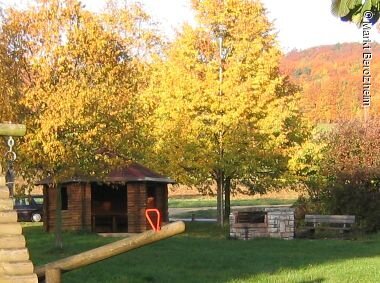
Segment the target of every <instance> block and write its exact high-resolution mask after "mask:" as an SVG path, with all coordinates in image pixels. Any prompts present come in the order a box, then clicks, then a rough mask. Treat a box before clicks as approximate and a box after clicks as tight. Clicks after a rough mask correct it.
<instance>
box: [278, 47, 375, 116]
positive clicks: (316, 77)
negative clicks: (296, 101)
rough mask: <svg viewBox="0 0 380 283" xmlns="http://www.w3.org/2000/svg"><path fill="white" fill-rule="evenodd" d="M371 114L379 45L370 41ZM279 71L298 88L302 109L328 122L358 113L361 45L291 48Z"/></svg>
mask: <svg viewBox="0 0 380 283" xmlns="http://www.w3.org/2000/svg"><path fill="white" fill-rule="evenodd" d="M371 48H372V60H371V66H370V68H371V107H370V112H371V115H380V45H379V44H375V43H372V45H371ZM281 71H282V72H283V73H284V74H287V75H289V77H290V78H291V81H292V82H294V83H296V84H298V85H299V86H300V87H301V88H302V91H301V93H302V98H301V103H302V106H301V107H302V110H303V111H304V113H305V114H306V116H307V117H309V118H310V119H311V120H313V121H315V122H318V123H331V122H337V121H341V120H347V119H352V118H355V117H358V118H360V117H362V88H363V87H362V80H363V45H362V44H359V43H344V44H336V45H326V46H318V47H313V48H310V49H306V50H302V51H292V52H290V53H288V54H287V55H285V56H284V57H283V59H282V62H281Z"/></svg>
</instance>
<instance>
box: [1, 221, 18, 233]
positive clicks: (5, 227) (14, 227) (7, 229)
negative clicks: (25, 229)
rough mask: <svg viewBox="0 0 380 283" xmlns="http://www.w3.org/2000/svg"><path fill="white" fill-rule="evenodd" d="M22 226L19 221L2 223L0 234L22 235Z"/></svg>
mask: <svg viewBox="0 0 380 283" xmlns="http://www.w3.org/2000/svg"><path fill="white" fill-rule="evenodd" d="M21 234H22V228H21V224H20V223H19V222H16V223H0V235H21Z"/></svg>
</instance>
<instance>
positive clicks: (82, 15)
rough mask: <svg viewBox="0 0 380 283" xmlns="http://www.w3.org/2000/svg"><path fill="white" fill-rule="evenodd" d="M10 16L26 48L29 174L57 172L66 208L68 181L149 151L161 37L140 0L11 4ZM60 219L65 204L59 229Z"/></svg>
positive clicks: (7, 24)
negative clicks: (94, 6) (90, 7)
mask: <svg viewBox="0 0 380 283" xmlns="http://www.w3.org/2000/svg"><path fill="white" fill-rule="evenodd" d="M3 22H4V23H3V29H4V30H8V34H9V37H8V39H7V41H6V42H5V43H6V45H7V46H8V47H9V48H11V49H13V51H14V52H20V53H21V55H20V58H23V60H24V61H25V62H26V63H25V69H26V70H27V71H26V73H27V76H28V79H27V80H23V89H22V91H23V96H22V98H21V99H20V100H18V103H19V104H20V105H21V106H22V107H24V108H25V111H26V115H25V117H26V120H25V122H26V124H27V129H28V131H27V134H26V136H25V138H24V142H23V146H22V147H21V149H20V151H21V154H20V156H21V158H22V160H21V164H22V171H23V173H24V177H25V178H26V179H28V178H29V179H32V180H35V178H36V177H37V176H41V177H42V176H43V177H51V178H52V180H53V184H55V185H56V186H57V192H58V198H57V207H58V208H59V207H60V205H61V201H60V192H61V190H60V187H59V184H60V182H61V181H62V180H65V179H67V178H72V177H74V176H83V175H85V176H93V175H97V176H99V175H102V174H105V173H106V172H107V170H108V169H109V168H110V165H116V164H117V163H118V162H119V161H120V162H121V161H122V162H126V161H128V160H131V159H133V158H134V159H136V158H138V157H139V156H140V155H141V154H142V152H143V151H144V148H145V147H144V138H143V137H142V135H143V132H142V129H143V124H142V122H143V120H144V116H143V114H144V113H142V112H141V111H140V108H141V106H139V105H140V99H139V97H138V94H139V93H140V92H141V90H142V89H144V88H145V86H146V84H147V81H148V79H147V74H148V72H149V65H148V63H147V62H148V60H149V58H150V57H151V56H152V54H153V53H155V52H156V51H158V50H159V47H160V40H159V38H158V37H157V36H156V35H155V32H154V30H153V27H152V25H151V23H150V18H149V16H148V15H147V14H146V13H145V12H144V11H143V10H142V8H141V6H140V5H131V6H122V7H121V6H119V5H118V4H117V2H116V1H109V2H108V5H107V9H106V10H105V11H103V12H102V13H99V14H94V13H90V12H88V11H86V10H85V9H84V7H83V5H82V4H81V2H79V1H77V0H65V1H58V0H37V1H35V2H34V3H33V5H31V6H30V7H29V8H27V9H24V10H15V9H8V10H7V11H6V12H5V18H4V21H3ZM0 51H1V50H0ZM23 122H24V121H23ZM60 219H61V217H60V210H59V209H58V210H57V221H58V223H57V225H56V227H57V229H60V227H61V225H60ZM60 234H61V233H60V231H57V233H56V235H57V238H56V239H57V241H56V244H57V246H62V241H61V238H60Z"/></svg>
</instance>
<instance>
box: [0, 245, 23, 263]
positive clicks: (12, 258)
mask: <svg viewBox="0 0 380 283" xmlns="http://www.w3.org/2000/svg"><path fill="white" fill-rule="evenodd" d="M28 259H29V252H28V250H27V249H26V248H21V249H0V262H2V261H4V262H17V261H26V260H28Z"/></svg>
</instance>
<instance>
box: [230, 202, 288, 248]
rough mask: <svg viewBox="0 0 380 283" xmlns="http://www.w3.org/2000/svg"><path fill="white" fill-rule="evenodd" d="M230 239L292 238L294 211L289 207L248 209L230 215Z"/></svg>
mask: <svg viewBox="0 0 380 283" xmlns="http://www.w3.org/2000/svg"><path fill="white" fill-rule="evenodd" d="M229 220H230V237H231V238H235V239H241V240H249V239H254V238H281V239H293V238H294V209H293V208H290V207H250V208H245V209H240V210H236V211H233V212H232V213H231V214H230V219H229Z"/></svg>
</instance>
